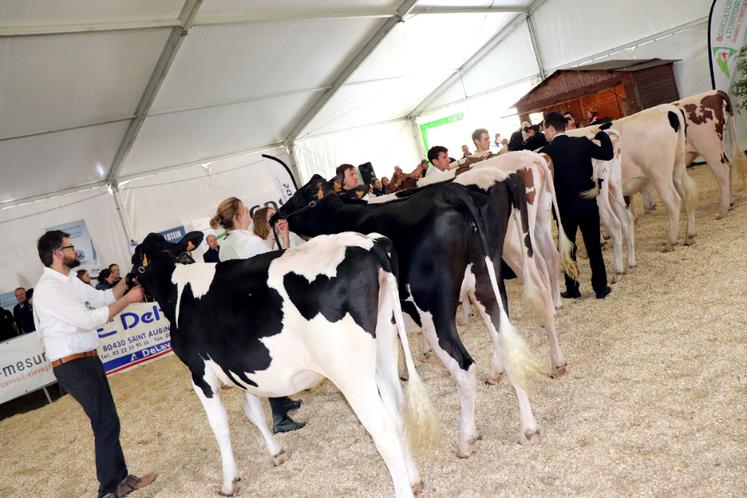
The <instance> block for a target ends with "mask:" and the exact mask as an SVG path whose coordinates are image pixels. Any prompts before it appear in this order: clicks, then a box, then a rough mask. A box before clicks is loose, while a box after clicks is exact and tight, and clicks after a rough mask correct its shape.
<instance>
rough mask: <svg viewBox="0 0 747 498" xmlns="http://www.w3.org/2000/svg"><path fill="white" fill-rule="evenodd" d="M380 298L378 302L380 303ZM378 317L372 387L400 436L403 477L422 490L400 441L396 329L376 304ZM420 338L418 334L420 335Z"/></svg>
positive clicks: (404, 443) (386, 309)
mask: <svg viewBox="0 0 747 498" xmlns="http://www.w3.org/2000/svg"><path fill="white" fill-rule="evenodd" d="M382 301H383V299H379V303H382ZM379 306H380V310H379V316H378V318H377V324H376V385H377V387H378V389H379V396H380V397H381V401H382V402H383V403H384V407H385V408H386V410H387V412H388V413H389V415H390V416H391V417H392V419H393V420H394V422H395V423H396V424H397V430H398V431H399V434H400V435H401V437H402V451H403V453H404V455H405V462H406V464H407V475H408V478H409V480H410V485H411V486H412V488H413V489H422V483H421V480H420V473H419V472H418V468H417V465H416V464H415V460H414V459H413V457H412V451H411V450H410V445H409V442H408V441H406V440H405V439H404V430H405V420H404V413H405V410H406V406H405V398H404V393H403V392H402V386H401V384H400V383H399V377H398V375H397V368H398V367H397V364H398V361H397V356H398V355H399V347H398V346H397V340H396V337H397V334H396V327H395V326H394V325H393V324H392V322H391V316H392V308H391V306H386V305H383V304H379ZM421 337H422V334H421Z"/></svg>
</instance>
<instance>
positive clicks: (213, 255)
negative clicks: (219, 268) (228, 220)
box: [202, 233, 220, 263]
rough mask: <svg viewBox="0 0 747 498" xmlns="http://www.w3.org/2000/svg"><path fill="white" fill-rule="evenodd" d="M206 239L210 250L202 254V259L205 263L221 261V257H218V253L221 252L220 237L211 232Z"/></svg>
mask: <svg viewBox="0 0 747 498" xmlns="http://www.w3.org/2000/svg"><path fill="white" fill-rule="evenodd" d="M205 241H206V242H207V245H208V250H207V251H205V254H203V255H202V260H203V261H204V262H205V263H217V262H218V261H220V258H219V257H218V254H219V252H220V246H219V245H218V237H216V236H215V235H213V234H212V233H211V234H209V235H208V236H207V237H206V238H205Z"/></svg>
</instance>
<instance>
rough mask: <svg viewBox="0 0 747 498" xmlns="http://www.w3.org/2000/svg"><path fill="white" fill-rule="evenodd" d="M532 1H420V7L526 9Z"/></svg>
mask: <svg viewBox="0 0 747 498" xmlns="http://www.w3.org/2000/svg"><path fill="white" fill-rule="evenodd" d="M530 3H532V0H497V1H496V0H420V1H419V2H418V7H518V8H521V9H524V8H526V7H528V6H529V4H530Z"/></svg>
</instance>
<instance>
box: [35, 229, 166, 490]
mask: <svg viewBox="0 0 747 498" xmlns="http://www.w3.org/2000/svg"><path fill="white" fill-rule="evenodd" d="M37 249H38V251H39V259H40V260H41V262H42V264H43V265H44V266H45V268H44V273H42V276H41V278H40V279H39V283H38V284H36V309H35V311H34V313H35V315H36V319H37V322H38V324H39V335H40V336H41V338H42V341H44V349H45V352H46V355H47V359H48V360H49V361H50V362H51V363H52V372H53V373H54V375H55V377H57V380H58V381H59V383H60V385H61V386H62V387H63V388H64V389H65V391H67V392H68V393H70V395H71V396H72V397H73V398H74V399H75V400H76V401H77V402H78V403H80V405H81V407H82V408H83V411H84V412H85V414H86V415H87V416H88V418H89V419H90V420H91V428H92V429H93V436H94V448H95V455H96V477H97V478H98V481H99V491H98V496H99V497H104V498H111V497H115V498H116V497H120V496H125V495H128V494H130V493H131V492H133V491H135V490H137V489H141V488H143V487H145V486H148V485H149V484H151V483H152V482H153V481H154V480H155V479H156V475H155V474H148V475H145V476H143V478H142V479H141V478H138V477H135V476H133V475H130V473H129V472H128V470H127V464H126V463H125V457H124V453H123V452H122V445H121V443H120V439H119V431H120V427H119V417H118V416H117V408H116V406H115V405H114V399H113V398H112V392H111V389H110V387H109V382H108V381H107V380H106V374H105V373H104V368H103V365H102V364H101V360H100V359H99V358H98V355H97V353H96V346H97V344H98V339H99V337H98V334H97V333H96V328H97V327H99V326H101V325H104V323H106V321H107V320H110V319H111V318H113V317H114V316H115V315H117V314H118V313H119V312H121V311H122V310H124V309H125V308H126V307H127V306H128V305H130V304H132V303H136V302H140V301H142V300H143V289H142V287H139V286H138V287H134V288H133V289H132V290H130V291H129V292H127V286H126V285H125V282H124V281H120V283H119V284H118V285H117V286H115V287H114V288H113V289H111V290H107V291H97V290H94V289H91V288H90V287H89V286H87V285H85V284H84V283H83V282H81V281H79V280H78V279H77V278H76V277H75V276H73V274H72V273H71V272H70V270H72V269H73V268H75V267H77V266H79V265H80V261H79V260H78V256H77V255H76V254H75V248H74V247H73V244H71V242H70V235H68V234H66V233H64V232H61V231H59V230H53V231H49V232H47V233H45V234H44V235H42V236H41V237H40V238H39V241H38V243H37ZM107 271H108V268H107ZM56 437H57V438H59V437H64V436H62V434H57V435H56ZM78 444H80V443H79V442H78V443H77V444H76V443H75V442H74V441H67V442H65V446H67V447H68V448H69V449H70V450H72V451H76V450H75V449H73V448H75V447H76V446H77V445H78ZM78 451H79V449H78ZM48 479H52V478H51V477H48ZM52 494H55V495H56V494H57V492H52ZM62 494H67V493H64V492H63V493H62Z"/></svg>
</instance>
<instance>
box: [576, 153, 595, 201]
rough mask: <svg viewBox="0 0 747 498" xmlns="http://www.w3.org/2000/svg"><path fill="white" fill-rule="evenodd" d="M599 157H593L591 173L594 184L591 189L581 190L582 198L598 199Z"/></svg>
mask: <svg viewBox="0 0 747 498" xmlns="http://www.w3.org/2000/svg"><path fill="white" fill-rule="evenodd" d="M598 161H599V160H598V159H592V160H591V164H592V166H593V168H592V173H591V181H593V182H594V186H593V187H592V188H590V189H589V190H585V191H584V192H581V194H580V195H581V198H582V199H587V200H592V199H596V198H597V196H599V163H598Z"/></svg>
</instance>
